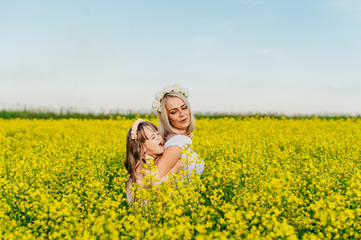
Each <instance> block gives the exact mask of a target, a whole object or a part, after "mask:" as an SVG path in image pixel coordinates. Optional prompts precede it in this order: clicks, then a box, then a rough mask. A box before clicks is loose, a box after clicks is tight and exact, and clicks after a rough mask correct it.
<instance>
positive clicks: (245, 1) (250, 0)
mask: <svg viewBox="0 0 361 240" xmlns="http://www.w3.org/2000/svg"><path fill="white" fill-rule="evenodd" d="M231 1H232V2H237V3H241V4H252V5H259V4H263V1H260V0H231Z"/></svg>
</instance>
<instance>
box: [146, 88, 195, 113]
mask: <svg viewBox="0 0 361 240" xmlns="http://www.w3.org/2000/svg"><path fill="white" fill-rule="evenodd" d="M170 92H179V93H180V94H182V95H184V96H185V97H186V98H188V97H189V92H188V89H186V88H181V87H180V86H179V85H178V84H174V85H173V86H172V87H171V86H165V87H164V88H163V90H160V91H159V92H157V93H156V94H155V100H154V102H153V106H152V107H153V109H154V110H156V111H157V112H161V110H160V102H161V101H162V100H163V98H164V96H165V95H166V94H167V93H170Z"/></svg>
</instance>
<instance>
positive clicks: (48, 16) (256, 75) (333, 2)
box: [0, 0, 361, 114]
mask: <svg viewBox="0 0 361 240" xmlns="http://www.w3.org/2000/svg"><path fill="white" fill-rule="evenodd" d="M0 44H1V48H0V108H16V107H21V106H24V105H27V106H28V107H33V108H38V107H42V108H48V109H60V108H64V109H69V108H72V109H75V110H80V111H94V112H99V111H106V112H107V111H126V110H132V111H151V105H152V102H153V98H154V94H155V93H156V92H157V91H158V90H160V89H161V88H163V87H164V86H165V85H172V84H174V83H178V84H180V85H181V86H182V87H186V88H188V89H189V91H190V95H191V96H190V98H189V100H190V102H191V104H192V108H193V109H194V110H195V111H197V112H236V113H255V112H260V113H279V114H337V113H338V114H361V108H360V106H361V104H360V103H361V67H360V63H361V1H360V0H324V1H321V0H304V1H289V0H268V1H261V0H223V1H221V0H219V1H214V0H207V1H206V0H203V1H197V0H194V1H157V0H154V1H137V0H133V1H100V0H98V1H96V0H93V1H90V0H89V1H80V0H79V1H69V0H63V1H49V0H48V1H37V0H34V1H17V0H14V1H10V0H9V1H4V0H0Z"/></svg>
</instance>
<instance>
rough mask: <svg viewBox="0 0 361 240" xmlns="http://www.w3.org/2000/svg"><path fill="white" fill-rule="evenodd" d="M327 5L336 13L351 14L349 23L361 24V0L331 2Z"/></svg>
mask: <svg viewBox="0 0 361 240" xmlns="http://www.w3.org/2000/svg"><path fill="white" fill-rule="evenodd" d="M327 5H328V6H330V7H331V8H333V9H335V10H336V11H341V12H345V13H347V14H350V17H348V18H347V20H349V21H356V22H359V23H361V1H360V0H330V1H329V2H327Z"/></svg>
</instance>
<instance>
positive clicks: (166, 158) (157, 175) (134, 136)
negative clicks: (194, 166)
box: [124, 119, 183, 203]
mask: <svg viewBox="0 0 361 240" xmlns="http://www.w3.org/2000/svg"><path fill="white" fill-rule="evenodd" d="M152 163H154V164H155V165H156V166H157V167H156V168H152V167H151V165H152ZM124 165H125V168H126V169H127V171H128V173H129V178H128V180H127V199H128V202H129V203H131V202H134V200H135V198H134V193H132V191H131V187H132V185H133V183H137V184H140V185H141V186H143V187H144V188H146V183H145V182H143V179H144V178H145V177H146V176H148V175H153V177H154V181H153V182H152V183H153V184H159V183H161V182H166V181H168V176H169V174H170V173H171V172H175V173H178V172H179V171H180V170H182V169H183V167H182V162H181V161H179V157H178V155H177V154H175V153H174V149H173V151H172V150H171V149H169V150H167V151H164V148H163V138H162V136H161V135H160V133H159V131H158V128H157V127H156V126H155V125H154V124H153V123H151V122H147V121H144V120H142V119H138V120H136V121H135V122H134V123H133V125H132V127H131V128H130V129H129V131H128V134H127V153H126V158H125V163H124Z"/></svg>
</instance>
